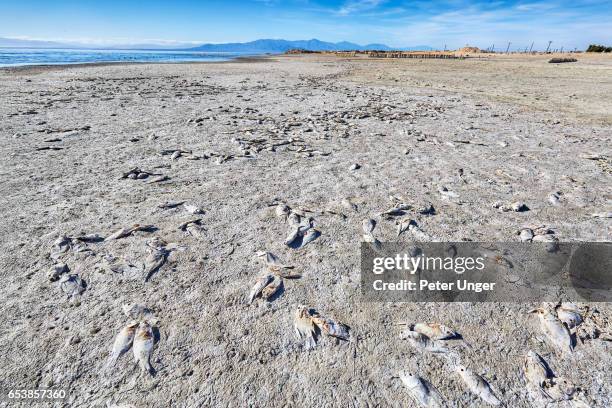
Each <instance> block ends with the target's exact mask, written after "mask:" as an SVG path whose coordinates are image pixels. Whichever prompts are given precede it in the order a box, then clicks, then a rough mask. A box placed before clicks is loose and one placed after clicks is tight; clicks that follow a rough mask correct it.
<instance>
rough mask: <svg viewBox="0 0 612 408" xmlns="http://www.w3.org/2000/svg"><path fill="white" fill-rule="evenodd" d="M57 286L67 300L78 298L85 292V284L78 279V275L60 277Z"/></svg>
mask: <svg viewBox="0 0 612 408" xmlns="http://www.w3.org/2000/svg"><path fill="white" fill-rule="evenodd" d="M59 285H60V289H61V290H62V292H64V293H65V294H66V295H67V296H68V297H69V298H75V297H78V296H80V295H82V294H83V292H85V283H84V282H83V280H82V279H81V278H80V277H79V275H75V274H70V275H62V277H61V278H60V279H59Z"/></svg>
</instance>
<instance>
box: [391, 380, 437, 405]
mask: <svg viewBox="0 0 612 408" xmlns="http://www.w3.org/2000/svg"><path fill="white" fill-rule="evenodd" d="M399 378H400V380H402V383H403V384H404V386H405V387H406V388H407V389H408V392H409V393H410V395H411V397H412V398H413V399H414V401H415V402H416V403H417V404H419V405H420V406H422V407H426V408H440V407H444V406H445V401H444V398H443V397H442V394H440V392H439V391H438V390H437V389H436V388H435V387H434V386H433V385H431V383H430V382H429V381H427V380H425V379H423V378H421V377H419V376H418V375H416V374H411V373H406V372H404V373H400V375H399Z"/></svg>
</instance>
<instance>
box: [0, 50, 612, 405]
mask: <svg viewBox="0 0 612 408" xmlns="http://www.w3.org/2000/svg"><path fill="white" fill-rule="evenodd" d="M549 58H550V56H543V55H540V56H522V55H514V56H495V57H489V58H470V59H465V60H433V59H432V60H416V59H415V60H413V59H406V60H392V59H388V60H386V59H380V60H379V59H371V58H344V57H337V56H332V55H326V56H321V55H307V56H304V55H297V56H278V57H268V58H263V59H257V60H242V61H235V62H224V63H197V64H196V63H193V64H192V63H184V64H125V65H120V64H116V65H115V64H106V65H96V66H70V67H61V66H58V67H43V68H21V69H3V70H0V152H1V153H0V157H2V160H1V162H0V177H1V180H2V182H1V183H0V237H1V238H0V243H1V248H2V251H1V252H0V274H1V278H2V282H3V284H2V287H1V288H0V297H1V298H2V299H3V301H2V302H1V303H0V319H1V321H0V372H1V375H0V377H1V378H0V383H1V384H2V386H3V387H7V386H9V385H18V386H20V387H37V388H65V389H67V390H68V391H69V397H68V398H67V399H66V400H64V401H63V402H57V403H56V404H55V406H58V407H60V406H66V407H68V406H70V407H105V406H115V405H113V404H117V406H124V407H128V406H135V407H170V406H172V407H175V406H176V407H200V406H223V407H224V406H232V407H234V406H239V407H247V406H252V407H261V406H295V407H302V406H313V407H314V406H325V407H332V406H334V407H336V406H337V407H340V406H342V407H387V406H389V407H412V406H414V403H413V402H412V400H411V399H410V397H409V395H408V393H407V392H406V390H405V388H404V387H403V386H402V383H401V382H400V381H399V380H398V379H397V375H398V372H400V371H402V370H413V371H417V372H419V373H420V375H422V376H423V377H425V378H427V379H428V380H429V381H430V382H431V383H433V384H434V385H435V387H436V388H437V389H438V390H439V391H440V393H441V394H442V395H443V396H444V398H445V400H446V401H447V405H448V406H452V407H473V406H474V407H477V406H488V405H486V403H484V402H483V401H482V400H481V399H479V398H478V397H476V396H474V395H473V394H471V393H470V392H468V391H467V390H466V388H465V387H464V385H463V384H462V382H461V380H460V378H459V377H458V376H457V374H456V373H453V372H452V370H449V367H448V366H447V360H445V359H443V358H440V357H439V356H436V355H433V354H428V353H422V352H418V351H415V349H414V348H412V347H410V346H409V345H408V344H407V343H406V342H405V341H402V340H400V339H399V338H398V328H397V326H396V324H397V323H398V322H407V321H408V322H439V323H443V324H445V325H447V326H449V327H452V328H454V329H455V330H457V331H458V332H460V333H461V335H462V336H463V338H464V339H465V340H466V341H467V342H469V344H470V345H471V346H472V349H467V348H463V349H461V348H460V349H459V350H460V353H462V358H461V361H462V363H463V364H465V365H467V366H469V367H470V368H471V369H472V370H473V371H474V372H476V373H478V374H480V375H482V376H483V377H484V378H486V379H487V381H488V382H489V383H490V384H491V387H492V388H493V390H494V392H495V394H496V395H497V396H498V397H499V399H500V400H502V401H503V402H504V403H505V406H507V407H531V406H540V405H537V403H535V402H534V401H533V400H532V399H530V397H529V395H528V392H527V388H526V385H525V379H524V378H523V359H524V356H525V354H526V353H527V351H528V350H533V351H536V352H537V353H538V354H540V355H541V356H542V357H543V358H544V359H545V360H546V361H547V362H548V364H549V366H550V368H551V369H552V370H553V371H554V374H555V376H557V377H563V378H565V379H567V381H568V382H569V383H571V384H573V385H574V386H575V388H576V390H575V393H574V395H573V396H572V398H574V399H573V400H571V401H562V402H558V403H555V404H552V405H550V406H559V407H584V406H591V407H606V406H610V405H611V404H612V370H610V366H611V365H612V357H611V356H612V354H611V351H612V342H611V341H610V340H611V339H612V307H611V305H610V303H581V304H579V306H580V307H581V308H582V310H583V311H584V312H585V313H587V312H588V316H590V318H589V319H591V318H592V319H596V321H585V325H586V326H585V327H595V326H594V325H595V324H596V325H597V326H596V327H597V328H598V332H597V333H591V335H588V333H587V331H585V330H583V331H579V335H578V336H577V344H576V346H575V350H574V352H573V353H571V354H563V353H559V352H558V350H556V349H555V348H554V347H553V346H551V345H550V344H549V343H547V342H546V339H545V336H544V335H543V334H542V332H541V330H540V328H539V326H538V320H537V318H536V317H535V316H532V315H529V314H527V313H526V312H527V311H528V310H530V309H532V308H533V307H534V306H538V305H537V304H514V303H368V302H365V301H363V300H362V299H361V289H360V248H359V246H360V241H361V238H362V220H364V219H367V218H374V219H375V220H376V221H377V223H378V225H377V226H376V236H377V238H378V239H379V240H380V241H395V240H399V241H400V242H408V241H412V240H418V239H421V238H422V236H420V237H419V236H415V235H414V233H411V232H410V231H408V232H406V233H405V234H402V235H401V236H400V237H399V238H397V234H396V225H395V224H394V222H393V221H387V220H385V219H381V218H380V217H378V216H377V214H379V213H380V212H381V211H383V210H385V209H388V208H389V207H392V206H393V205H395V204H396V203H397V201H398V200H401V201H403V202H406V203H409V204H411V205H412V206H413V207H414V208H423V207H424V206H428V205H429V204H431V205H433V207H434V208H435V213H433V214H420V213H418V212H414V213H411V217H412V218H413V219H414V220H415V222H416V223H417V224H418V226H419V228H420V229H419V231H421V232H422V233H423V234H425V236H426V237H428V239H429V240H431V241H463V240H472V241H497V242H518V241H520V238H519V235H517V232H518V231H520V230H521V228H523V227H527V226H529V227H533V228H534V229H535V228H536V227H542V228H545V229H548V230H550V232H551V234H550V235H554V237H555V238H556V239H558V240H559V241H570V242H571V241H609V240H610V234H611V232H612V224H611V223H610V220H611V219H610V218H605V217H602V216H601V214H605V213H607V212H610V211H612V149H611V148H610V146H612V98H610V95H612V56H611V55H599V56H591V55H578V56H577V58H578V60H579V61H578V62H576V63H566V64H549V63H548V59H549ZM176 151H178V152H179V153H175V152H176ZM355 164H356V165H357V166H354V165H355ZM134 168H138V169H139V170H138V171H135V172H132V174H134V176H136V174H137V173H149V176H148V177H147V178H131V177H132V176H129V177H125V178H123V177H122V175H124V173H128V172H129V171H130V170H132V169H134ZM141 177H144V175H142V176H141ZM449 192H452V193H453V194H450V193H449ZM183 201H184V202H185V204H187V205H193V206H196V207H201V209H202V210H203V211H202V212H203V213H202V214H190V213H189V212H188V211H186V209H185V206H184V205H178V204H177V205H176V206H175V207H174V208H160V205H162V204H164V203H167V202H183ZM496 202H500V203H503V204H504V205H506V204H508V205H509V204H511V203H514V202H522V203H525V204H526V206H527V207H528V208H529V210H528V211H523V212H514V211H508V212H503V211H500V209H498V208H495V206H494V204H495V203H496ZM279 203H284V204H287V205H289V206H290V207H292V208H296V209H297V208H302V209H306V210H309V212H307V213H306V214H307V215H308V216H310V217H312V218H313V224H314V227H315V228H316V229H317V230H318V231H320V233H321V235H320V236H319V237H318V238H316V239H315V240H314V241H312V242H310V243H309V244H308V245H306V246H304V247H303V248H300V249H293V248H290V247H288V246H286V245H285V244H284V241H285V238H286V235H287V224H286V223H285V222H284V221H283V219H282V218H280V217H278V216H277V214H276V206H277V204H279ZM162 207H163V205H162ZM593 214H600V216H599V217H594V216H593ZM198 219H199V220H200V221H197V222H196V223H195V224H191V225H187V226H184V228H183V229H180V228H179V227H180V226H181V224H183V223H185V222H187V221H193V220H198ZM133 224H142V225H151V226H153V228H150V229H148V230H147V231H136V232H134V233H133V234H131V235H129V236H126V237H124V238H121V239H116V240H107V241H99V242H96V240H95V239H91V237H89V238H84V237H85V236H87V235H89V234H97V235H98V236H99V237H100V238H106V237H108V236H110V235H111V234H112V233H114V232H116V231H117V230H119V229H121V228H123V227H128V226H131V225H133ZM62 236H64V237H71V238H73V239H72V240H71V239H68V238H67V239H64V240H63V241H62V240H59V241H58V238H60V237H62ZM75 237H80V238H81V239H77V238H75ZM155 237H158V238H159V239H162V240H164V241H165V242H166V243H168V245H165V249H163V251H159V250H157V252H156V250H155V249H152V246H153V247H154V246H155V241H154V242H153V243H152V239H153V238H155ZM258 251H270V252H272V253H274V254H275V255H276V256H278V258H279V259H280V260H281V261H282V262H283V263H284V264H286V265H293V266H295V269H294V270H295V271H297V272H299V273H300V274H301V278H300V279H286V280H285V281H284V291H283V292H282V293H280V294H278V295H277V296H276V297H275V298H274V299H271V301H268V302H267V301H265V300H262V299H256V301H255V302H253V304H251V305H248V304H247V298H248V294H249V290H250V289H251V287H252V286H253V284H254V283H255V281H256V280H257V278H258V277H259V276H260V275H261V270H262V269H263V264H262V262H261V259H258V257H257V253H258ZM160 253H163V256H159V254H160ZM156 256H157V257H156ZM58 264H65V265H66V266H67V268H68V269H69V272H66V273H65V275H66V276H68V275H69V274H73V275H75V276H78V277H79V279H81V280H82V281H83V282H84V284H83V288H82V289H84V291H82V289H80V290H81V291H82V294H81V295H80V298H79V299H78V300H76V298H75V299H72V301H71V300H69V299H68V297H67V296H66V294H65V293H64V292H63V291H62V287H61V284H60V281H57V280H55V281H51V280H50V279H49V277H48V273H49V271H50V270H51V269H52V268H53V267H54V265H58ZM152 264H153V265H155V267H154V268H153V267H151V265H152ZM69 283H74V282H69ZM134 302H136V303H140V304H143V305H146V306H147V307H149V308H150V309H151V310H152V311H153V313H154V315H155V316H156V322H155V323H154V325H153V326H154V327H155V329H154V334H155V340H156V343H155V346H154V349H153V353H152V357H151V365H152V367H153V369H154V370H155V371H156V373H155V375H154V376H152V375H149V374H148V373H145V372H142V371H141V370H140V369H139V368H138V367H137V366H136V365H135V363H134V357H133V356H132V352H131V351H130V352H129V353H126V355H123V356H122V357H121V358H120V359H118V361H117V364H116V366H115V367H114V369H111V370H108V369H105V364H106V363H107V360H108V356H109V352H110V350H111V348H112V347H113V341H114V339H115V336H116V334H117V333H118V332H119V331H120V330H121V328H122V327H124V326H125V325H126V324H127V323H128V322H129V321H130V318H128V317H127V316H126V315H124V313H123V311H122V305H123V304H125V303H134ZM298 305H306V306H308V307H312V308H315V309H316V310H317V311H320V312H321V313H323V314H325V315H326V316H331V317H333V318H334V319H337V320H338V321H340V322H342V323H345V324H346V325H348V326H350V334H351V340H350V341H337V340H335V339H333V338H332V337H325V336H322V337H321V339H320V341H319V343H318V344H317V346H316V347H315V348H314V349H313V350H304V349H303V347H302V345H301V344H300V341H299V340H298V339H297V337H296V335H295V333H294V329H293V320H294V313H295V310H296V308H297V306H298ZM587 320H588V319H587ZM6 404H7V403H6V402H2V401H0V406H13V405H6ZM130 404H131V405H130ZM581 404H583V405H581ZM24 406H25V405H24Z"/></svg>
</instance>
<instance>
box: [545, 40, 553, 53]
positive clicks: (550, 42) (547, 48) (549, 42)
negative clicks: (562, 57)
mask: <svg viewBox="0 0 612 408" xmlns="http://www.w3.org/2000/svg"><path fill="white" fill-rule="evenodd" d="M550 44H552V41H548V47H546V54H548V50H550Z"/></svg>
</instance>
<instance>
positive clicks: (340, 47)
mask: <svg viewBox="0 0 612 408" xmlns="http://www.w3.org/2000/svg"><path fill="white" fill-rule="evenodd" d="M0 47H5V48H69V49H112V50H119V49H123V50H175V51H179V50H180V51H199V52H233V53H252V54H266V53H269V54H278V53H283V52H285V51H287V50H291V49H296V48H299V49H303V50H308V51H352V50H359V51H365V50H381V51H390V50H398V51H399V50H402V51H411V50H431V49H432V48H431V47H429V46H427V45H420V46H412V47H404V48H399V49H398V48H391V47H389V46H387V45H385V44H368V45H359V44H354V43H351V42H346V41H343V42H338V43H331V42H325V41H320V40H317V39H312V40H297V41H289V40H274V39H263V40H256V41H250V42H245V43H225V44H202V45H199V46H197V47H191V46H190V45H188V44H174V45H167V44H129V45H113V46H109V45H102V44H82V43H77V42H59V41H38V40H23V39H14V38H1V37H0Z"/></svg>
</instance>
